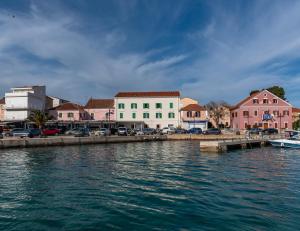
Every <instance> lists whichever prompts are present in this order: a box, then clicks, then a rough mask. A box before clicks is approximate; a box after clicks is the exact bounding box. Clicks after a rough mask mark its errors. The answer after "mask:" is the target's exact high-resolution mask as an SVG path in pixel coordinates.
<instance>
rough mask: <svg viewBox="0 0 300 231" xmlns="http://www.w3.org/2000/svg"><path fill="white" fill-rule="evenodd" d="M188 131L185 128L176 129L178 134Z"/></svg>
mask: <svg viewBox="0 0 300 231" xmlns="http://www.w3.org/2000/svg"><path fill="white" fill-rule="evenodd" d="M187 132H188V131H187V130H185V129H183V128H178V129H176V130H175V133H176V134H186V133H187Z"/></svg>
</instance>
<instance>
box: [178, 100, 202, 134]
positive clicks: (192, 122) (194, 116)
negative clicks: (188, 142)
mask: <svg viewBox="0 0 300 231" xmlns="http://www.w3.org/2000/svg"><path fill="white" fill-rule="evenodd" d="M180 117H181V127H182V128H184V129H191V128H201V129H202V130H206V129H207V127H208V114H207V111H206V109H205V108H204V107H202V106H200V105H199V104H194V103H193V104H188V105H186V106H185V107H183V108H181V109H180Z"/></svg>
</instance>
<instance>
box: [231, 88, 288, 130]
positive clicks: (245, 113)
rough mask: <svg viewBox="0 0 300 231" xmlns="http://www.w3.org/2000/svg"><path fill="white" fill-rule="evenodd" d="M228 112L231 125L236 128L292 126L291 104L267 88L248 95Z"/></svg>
mask: <svg viewBox="0 0 300 231" xmlns="http://www.w3.org/2000/svg"><path fill="white" fill-rule="evenodd" d="M230 114H231V126H232V128H233V129H237V130H245V129H249V128H253V127H259V128H262V129H265V128H277V129H279V130H281V129H291V128H292V105H291V104H290V103H288V102H287V101H285V100H283V99H281V98H279V97H278V96H276V95H274V94H272V93H271V92H269V91H268V90H263V91H260V92H256V93H254V94H252V95H250V96H248V97H247V98H245V99H244V100H242V101H241V102H240V103H238V104H237V105H236V106H235V107H233V108H231V111H230Z"/></svg>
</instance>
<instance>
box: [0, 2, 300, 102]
mask: <svg viewBox="0 0 300 231" xmlns="http://www.w3.org/2000/svg"><path fill="white" fill-rule="evenodd" d="M299 12H300V1H289V0H282V1H276V0H271V1H264V0H259V1H252V0H243V1H230V0H224V1H217V0H215V1H201V0H185V1H182V0H169V1H168V0H164V1H161V0H157V1H156V0H151V1H148V0H145V1H143V0H137V1H135V0H126V1H124V0H119V1H117V0H109V1H101V0H89V1H84V0H68V1H58V0H51V1H40V0H37V1H34V0H31V1H29V0H22V1H21V0H20V1H17V0H1V1H0V79H1V82H0V83H1V84H0V94H1V95H3V94H4V92H5V91H7V90H9V88H10V87H13V86H18V85H24V84H25V85H28V84H30V85H31V84H41V85H44V84H45V85H47V92H48V94H49V95H56V96H59V97H62V98H66V99H69V100H73V101H74V102H79V103H85V102H86V100H87V99H88V98H89V97H95V98H102V97H103V98H109V97H112V96H113V95H114V94H115V93H116V92H118V91H143V90H150V91H155V90H180V91H181V92H182V95H184V96H188V97H193V98H196V99H198V100H199V101H200V103H206V102H208V101H209V100H225V101H227V102H229V103H231V104H234V103H236V102H237V101H239V100H240V99H242V98H244V97H245V96H247V94H248V93H249V92H250V90H252V89H257V88H265V87H269V86H272V85H281V86H283V87H284V88H285V89H286V91H287V98H288V100H289V101H290V102H291V103H293V104H294V105H295V106H298V107H299V106H300V91H299V90H300V87H299V85H300V30H299V27H300V13H299Z"/></svg>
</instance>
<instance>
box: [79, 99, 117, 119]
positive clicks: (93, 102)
mask: <svg viewBox="0 0 300 231" xmlns="http://www.w3.org/2000/svg"><path fill="white" fill-rule="evenodd" d="M84 110H85V111H86V112H87V113H88V119H89V120H96V121H115V120H116V114H115V108H114V100H113V99H92V98H91V99H89V101H88V102H87V104H86V105H85V107H84Z"/></svg>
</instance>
